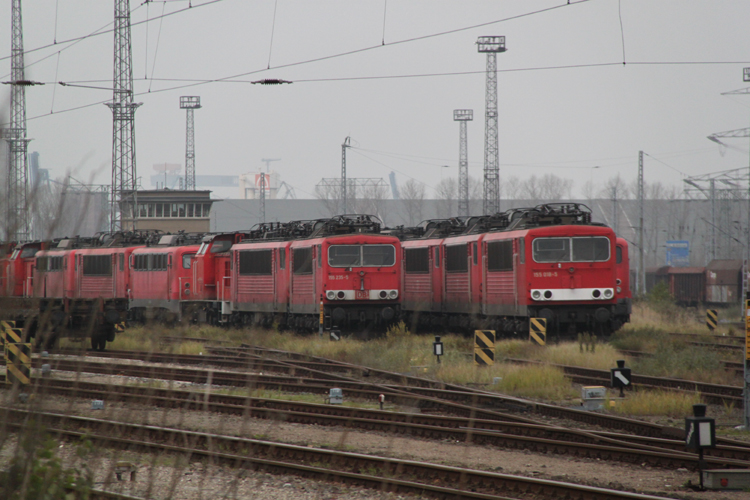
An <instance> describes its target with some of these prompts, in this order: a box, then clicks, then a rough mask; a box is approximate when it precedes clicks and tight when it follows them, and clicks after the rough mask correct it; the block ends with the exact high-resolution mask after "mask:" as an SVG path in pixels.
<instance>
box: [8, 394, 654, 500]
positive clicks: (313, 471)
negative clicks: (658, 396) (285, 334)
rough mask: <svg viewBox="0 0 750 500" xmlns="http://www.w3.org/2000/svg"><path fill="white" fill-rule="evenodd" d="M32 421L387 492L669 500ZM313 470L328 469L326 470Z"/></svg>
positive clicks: (101, 440) (160, 430) (143, 429)
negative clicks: (322, 465) (80, 429)
mask: <svg viewBox="0 0 750 500" xmlns="http://www.w3.org/2000/svg"><path fill="white" fill-rule="evenodd" d="M2 411H3V412H4V414H5V415H4V416H5V419H4V422H3V425H5V426H7V427H10V428H12V429H14V430H15V431H17V432H18V431H23V428H24V421H26V420H27V419H28V418H29V417H30V416H32V414H31V413H30V412H26V411H22V410H16V409H11V408H8V407H5V408H2ZM33 417H34V421H35V422H36V423H37V424H41V425H45V426H46V428H47V431H48V432H52V433H54V434H57V435H59V436H61V437H65V438H69V439H80V438H82V437H83V436H85V437H86V438H87V439H89V440H90V441H92V442H94V443H97V444H99V445H104V446H108V447H116V448H125V449H128V450H130V451H143V452H154V451H161V452H170V453H178V454H186V455H187V456H188V457H189V458H210V459H212V460H213V461H215V462H221V463H225V464H227V465H228V466H232V467H236V468H251V469H260V470H265V471H268V472H271V473H294V474H298V475H303V476H306V477H316V478H319V479H323V480H329V481H330V480H333V481H339V482H346V483H350V484H358V485H361V486H365V487H369V488H378V489H381V490H384V491H394V492H404V493H407V492H408V493H415V494H419V495H425V494H426V495H430V496H436V497H438V498H449V497H452V498H477V499H483V500H485V499H491V498H495V499H497V498H498V496H497V495H499V494H502V495H508V494H512V495H514V496H515V497H527V496H528V495H532V496H541V497H544V498H552V497H557V498H566V499H571V500H578V499H580V500H592V499H597V500H664V497H657V496H653V495H644V494H640V493H631V492H622V491H615V490H609V489H605V488H598V487H592V486H585V485H578V484H573V483H563V482H560V481H552V480H546V479H539V478H530V477H524V476H514V475H510V474H501V473H496V472H488V471H481V470H475V469H466V468H461V467H451V466H445V465H438V464H430V463H422V462H417V461H413V460H401V459H396V458H390V457H378V456H375V455H365V454H361V453H351V452H343V451H337V450H328V449H321V448H315V447H309V446H298V445H289V444H281V443H277V442H271V441H265V440H259V439H249V438H238V437H233V436H223V435H218V434H210V433H204V432H194V431H185V430H181V429H172V428H166V427H158V426H153V425H137V424H130V423H124V422H117V421H108V420H98V419H92V418H85V417H73V416H68V415H62V414H56V413H38V412H37V413H34V414H33ZM74 428H82V429H85V432H84V431H77V430H72V429H74ZM121 436H129V437H127V438H126V437H121ZM219 450H221V451H219ZM309 464H326V467H320V466H312V465H309ZM501 498H507V497H505V496H503V497H501Z"/></svg>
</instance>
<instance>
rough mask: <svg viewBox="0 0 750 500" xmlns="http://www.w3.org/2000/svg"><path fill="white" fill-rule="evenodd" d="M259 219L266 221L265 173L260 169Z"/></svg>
mask: <svg viewBox="0 0 750 500" xmlns="http://www.w3.org/2000/svg"><path fill="white" fill-rule="evenodd" d="M258 187H259V189H260V221H261V222H266V174H265V173H264V172H263V169H262V168H261V169H260V186H258Z"/></svg>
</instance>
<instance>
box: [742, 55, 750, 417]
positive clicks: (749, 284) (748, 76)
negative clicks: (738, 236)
mask: <svg viewBox="0 0 750 500" xmlns="http://www.w3.org/2000/svg"><path fill="white" fill-rule="evenodd" d="M742 80H743V81H745V82H750V68H743V69H742ZM747 183H748V214H747V248H745V265H744V266H743V268H742V270H743V271H744V273H745V275H744V276H743V277H742V283H743V284H744V285H745V302H744V306H745V307H744V313H745V314H744V316H745V388H744V392H743V400H744V412H745V422H744V423H745V425H744V427H745V430H746V431H750V277H748V267H749V266H750V163H748V177H747Z"/></svg>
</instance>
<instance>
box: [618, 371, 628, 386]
mask: <svg viewBox="0 0 750 500" xmlns="http://www.w3.org/2000/svg"><path fill="white" fill-rule="evenodd" d="M615 377H617V378H618V379H620V382H622V383H623V384H625V385H628V384H629V383H630V380H628V379H626V378H625V375H623V374H622V372H615Z"/></svg>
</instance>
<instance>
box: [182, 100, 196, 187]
mask: <svg viewBox="0 0 750 500" xmlns="http://www.w3.org/2000/svg"><path fill="white" fill-rule="evenodd" d="M180 109H184V110H186V113H187V130H186V132H185V190H186V191H195V128H194V126H193V110H195V109H201V98H200V97H198V96H182V97H180Z"/></svg>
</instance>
